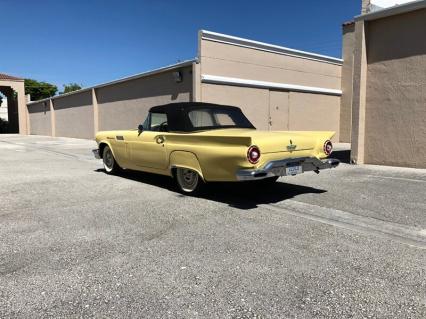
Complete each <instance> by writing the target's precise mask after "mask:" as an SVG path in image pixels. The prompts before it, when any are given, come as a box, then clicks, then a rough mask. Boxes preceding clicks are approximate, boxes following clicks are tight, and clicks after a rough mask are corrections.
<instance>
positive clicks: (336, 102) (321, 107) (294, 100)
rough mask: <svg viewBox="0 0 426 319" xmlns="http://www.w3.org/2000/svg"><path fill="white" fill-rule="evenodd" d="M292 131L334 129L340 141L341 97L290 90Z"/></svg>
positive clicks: (334, 140)
mask: <svg viewBox="0 0 426 319" xmlns="http://www.w3.org/2000/svg"><path fill="white" fill-rule="evenodd" d="M289 100H290V116H289V129H290V130H291V131H334V132H336V135H334V137H333V139H332V141H333V142H338V141H339V109H340V98H338V97H336V96H330V95H320V94H309V93H297V92H290V99H289Z"/></svg>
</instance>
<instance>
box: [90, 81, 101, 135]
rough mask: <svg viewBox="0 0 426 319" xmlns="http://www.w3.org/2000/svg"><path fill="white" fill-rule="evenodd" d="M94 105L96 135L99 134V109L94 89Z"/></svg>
mask: <svg viewBox="0 0 426 319" xmlns="http://www.w3.org/2000/svg"><path fill="white" fill-rule="evenodd" d="M92 104H93V127H94V135H93V136H96V133H98V132H99V108H98V97H97V96H96V90H95V89H94V88H93V89H92Z"/></svg>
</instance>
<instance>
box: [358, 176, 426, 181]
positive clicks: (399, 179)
mask: <svg viewBox="0 0 426 319" xmlns="http://www.w3.org/2000/svg"><path fill="white" fill-rule="evenodd" d="M366 176H367V177H373V178H383V179H393V180H396V181H404V182H415V183H426V180H423V179H416V178H405V177H394V176H381V175H366Z"/></svg>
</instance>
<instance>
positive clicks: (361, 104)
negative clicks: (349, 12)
mask: <svg viewBox="0 0 426 319" xmlns="http://www.w3.org/2000/svg"><path fill="white" fill-rule="evenodd" d="M353 72H354V73H353V99H352V138H351V142H352V150H351V159H352V161H353V162H354V163H357V164H362V163H364V160H365V154H364V142H365V107H366V95H367V94H366V93H367V52H366V42H365V22H364V21H362V20H361V21H357V22H356V23H355V50H354V71H353Z"/></svg>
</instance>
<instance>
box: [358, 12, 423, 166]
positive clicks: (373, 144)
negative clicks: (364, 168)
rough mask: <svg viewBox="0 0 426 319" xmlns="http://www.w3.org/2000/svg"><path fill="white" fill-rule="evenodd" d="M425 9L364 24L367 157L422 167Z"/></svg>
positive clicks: (367, 159) (388, 163)
mask: <svg viewBox="0 0 426 319" xmlns="http://www.w3.org/2000/svg"><path fill="white" fill-rule="evenodd" d="M425 30H426V10H419V11H415V12H412V13H407V14H402V15H398V16H393V17H388V18H383V19H379V20H375V21H371V22H369V23H368V25H367V34H366V35H367V59H368V69H367V97H366V120H365V140H364V143H365V150H364V152H365V162H366V163H370V164H383V165H394V166H409V167H421V168H426V148H425V146H426V41H424V37H425Z"/></svg>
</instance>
